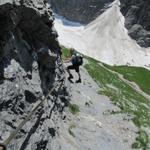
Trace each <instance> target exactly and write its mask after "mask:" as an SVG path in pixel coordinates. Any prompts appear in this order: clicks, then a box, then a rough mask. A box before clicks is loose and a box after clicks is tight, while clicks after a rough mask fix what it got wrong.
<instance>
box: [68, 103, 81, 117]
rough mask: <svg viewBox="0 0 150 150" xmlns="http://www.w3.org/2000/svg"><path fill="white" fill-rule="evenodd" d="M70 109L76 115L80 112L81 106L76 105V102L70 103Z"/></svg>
mask: <svg viewBox="0 0 150 150" xmlns="http://www.w3.org/2000/svg"><path fill="white" fill-rule="evenodd" d="M69 110H70V112H71V113H72V114H74V115H75V114H77V113H79V112H80V109H79V106H78V105H76V104H70V105H69Z"/></svg>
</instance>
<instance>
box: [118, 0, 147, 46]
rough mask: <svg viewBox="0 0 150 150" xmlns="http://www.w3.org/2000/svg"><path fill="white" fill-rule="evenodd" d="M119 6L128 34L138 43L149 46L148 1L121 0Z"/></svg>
mask: <svg viewBox="0 0 150 150" xmlns="http://www.w3.org/2000/svg"><path fill="white" fill-rule="evenodd" d="M121 7H122V8H121V11H122V13H123V15H124V16H125V18H126V21H125V25H126V28H127V29H128V30H129V35H130V36H131V37H132V38H133V39H135V40H136V41H137V43H138V44H139V45H141V46H143V47H150V1H149V0H144V1H143V0H134V1H131V0H121Z"/></svg>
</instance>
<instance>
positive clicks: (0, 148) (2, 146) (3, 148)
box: [0, 78, 64, 150]
mask: <svg viewBox="0 0 150 150" xmlns="http://www.w3.org/2000/svg"><path fill="white" fill-rule="evenodd" d="M63 81H64V78H62V79H61V80H59V82H58V83H56V84H55V85H54V86H53V88H52V89H51V90H50V91H49V93H48V94H47V96H46V97H45V98H44V99H42V100H41V102H40V103H39V104H37V105H36V106H35V107H34V108H33V109H32V111H31V112H30V113H29V114H28V115H27V117H26V118H25V119H24V120H23V121H22V122H21V123H20V124H19V126H18V127H17V128H16V129H15V130H14V131H13V132H12V133H11V134H10V135H9V137H8V138H7V139H6V140H5V141H4V142H3V143H2V144H0V150H6V147H7V145H8V144H9V143H10V142H11V141H12V140H13V138H14V137H15V136H16V135H17V133H18V131H19V130H20V129H22V127H23V126H24V125H25V124H26V123H27V122H28V120H29V119H30V118H31V116H32V115H33V114H34V113H35V112H36V110H37V109H38V108H39V107H40V106H42V104H43V102H44V101H45V100H47V98H48V96H49V95H50V94H51V93H52V92H53V91H54V89H55V88H56V87H57V86H58V85H59V84H60V85H61V83H62V82H63Z"/></svg>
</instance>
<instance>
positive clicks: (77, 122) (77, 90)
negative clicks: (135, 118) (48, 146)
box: [52, 68, 137, 150]
mask: <svg viewBox="0 0 150 150" xmlns="http://www.w3.org/2000/svg"><path fill="white" fill-rule="evenodd" d="M73 75H74V73H73ZM81 76H82V81H83V82H82V83H81V84H70V83H69V81H67V83H66V84H67V86H68V87H69V89H70V92H71V95H72V96H71V103H72V104H76V105H78V106H79V108H80V112H79V114H78V115H72V114H71V113H69V116H68V112H67V119H66V120H65V121H64V122H63V123H62V124H61V127H60V135H59V136H58V137H57V138H56V139H55V140H54V141H53V142H52V149H55V150H57V149H59V150H130V149H131V145H132V143H133V142H134V140H135V137H136V136H137V135H136V132H137V128H136V127H135V126H134V124H133V123H132V122H131V121H127V119H128V117H127V116H126V115H122V114H116V115H111V114H110V113H109V112H111V111H118V110H119V108H118V107H116V106H114V105H113V104H112V102H111V101H110V100H109V99H108V98H107V97H106V96H102V95H99V94H97V91H98V90H99V87H98V85H97V84H96V83H95V82H94V81H93V80H92V78H91V77H90V76H89V75H88V73H87V72H86V70H85V69H84V68H81ZM75 78H76V76H75Z"/></svg>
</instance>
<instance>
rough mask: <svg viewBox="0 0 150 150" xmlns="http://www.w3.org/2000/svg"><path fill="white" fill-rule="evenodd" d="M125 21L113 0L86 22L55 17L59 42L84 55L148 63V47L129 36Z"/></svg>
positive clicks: (108, 60)
mask: <svg viewBox="0 0 150 150" xmlns="http://www.w3.org/2000/svg"><path fill="white" fill-rule="evenodd" d="M124 21H125V20H124V17H123V15H122V14H121V12H120V7H119V1H118V0H116V1H115V2H113V3H112V4H111V5H110V8H108V9H107V10H106V11H105V12H104V13H103V14H102V15H100V16H99V17H98V18H97V19H95V20H94V21H93V22H91V23H90V24H88V25H87V26H82V25H80V26H76V24H74V26H73V24H72V23H70V22H67V21H66V20H65V19H62V18H61V19H60V18H58V19H57V18H56V20H55V28H56V30H57V31H58V34H59V37H58V40H59V42H60V43H61V44H62V45H64V46H66V47H73V48H75V49H77V50H79V51H80V52H81V53H83V54H85V55H87V56H90V57H93V58H95V59H97V60H100V61H102V62H105V63H108V64H115V65H126V64H128V65H130V64H131V65H135V66H145V67H148V66H149V64H150V59H149V58H150V49H144V48H141V47H140V46H138V45H137V44H136V41H134V40H132V39H131V38H130V37H129V36H128V33H127V30H126V29H125V27H124ZM66 22H67V24H66ZM69 24H70V25H69ZM141 60H142V61H141Z"/></svg>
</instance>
